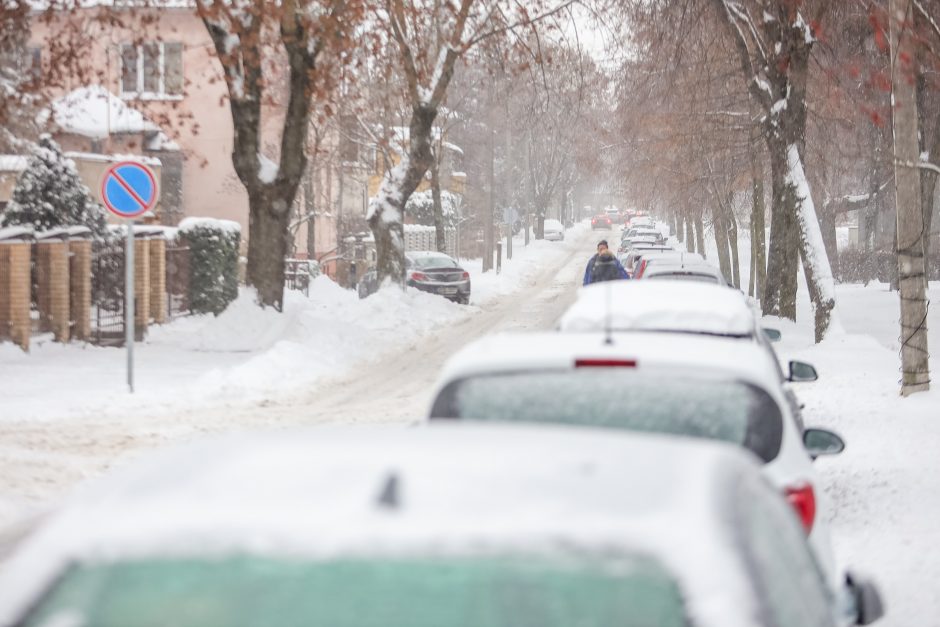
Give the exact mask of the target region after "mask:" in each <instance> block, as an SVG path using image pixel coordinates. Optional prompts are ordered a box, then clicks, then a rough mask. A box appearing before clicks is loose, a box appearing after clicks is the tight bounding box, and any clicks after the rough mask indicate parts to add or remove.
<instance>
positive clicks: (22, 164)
mask: <svg viewBox="0 0 940 627" xmlns="http://www.w3.org/2000/svg"><path fill="white" fill-rule="evenodd" d="M28 163H29V157H25V156H23V155H0V172H22V171H23V170H25V169H26V165H27V164H28Z"/></svg>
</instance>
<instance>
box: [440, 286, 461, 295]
mask: <svg viewBox="0 0 940 627" xmlns="http://www.w3.org/2000/svg"><path fill="white" fill-rule="evenodd" d="M440 293H441V294H446V295H448V296H451V295H453V294H456V293H457V288H456V287H442V288H441V290H440Z"/></svg>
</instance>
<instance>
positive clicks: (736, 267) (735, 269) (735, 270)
mask: <svg viewBox="0 0 940 627" xmlns="http://www.w3.org/2000/svg"><path fill="white" fill-rule="evenodd" d="M725 211H726V220H727V226H728V246H729V248H731V283H732V284H733V285H734V286H735V287H736V288H737V289H741V260H740V259H739V256H738V221H737V219H735V217H734V211H733V210H732V205H731V198H730V195H729V198H728V204H727V205H725Z"/></svg>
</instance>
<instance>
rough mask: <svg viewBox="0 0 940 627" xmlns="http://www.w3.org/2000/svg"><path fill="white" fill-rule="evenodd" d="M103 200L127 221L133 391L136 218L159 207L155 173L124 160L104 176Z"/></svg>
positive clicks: (127, 339) (127, 328)
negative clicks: (156, 206) (157, 205)
mask: <svg viewBox="0 0 940 627" xmlns="http://www.w3.org/2000/svg"><path fill="white" fill-rule="evenodd" d="M101 201H102V202H103V203H104V206H105V207H107V208H108V211H110V212H111V213H113V214H114V215H116V216H117V217H119V218H124V219H125V222H124V224H125V226H126V227H127V240H126V242H127V243H126V248H125V252H124V344H125V346H126V347H127V387H128V389H129V390H130V391H131V392H133V391H134V218H136V217H137V216H140V215H143V214H145V213H147V212H148V211H150V210H151V209H153V208H154V206H155V205H156V204H157V179H156V177H155V176H154V175H153V170H151V169H150V168H148V167H147V166H146V165H144V164H143V163H139V162H137V161H121V162H120V163H115V164H114V165H112V166H110V167H109V168H108V169H107V170H105V172H104V176H102V177H101Z"/></svg>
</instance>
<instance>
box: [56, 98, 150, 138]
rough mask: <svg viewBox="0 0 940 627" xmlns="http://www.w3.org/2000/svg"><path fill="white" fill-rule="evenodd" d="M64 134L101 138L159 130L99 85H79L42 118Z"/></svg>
mask: <svg viewBox="0 0 940 627" xmlns="http://www.w3.org/2000/svg"><path fill="white" fill-rule="evenodd" d="M50 115H51V117H52V122H53V123H54V124H55V125H56V126H58V127H59V128H60V129H61V130H62V131H64V132H66V133H73V134H75V135H83V136H85V137H91V138H93V139H103V138H105V137H107V136H108V135H109V134H114V133H143V132H158V131H159V130H160V127H159V126H157V125H156V124H154V123H153V122H151V121H150V120H148V119H147V118H145V117H144V115H143V114H142V113H140V112H139V111H136V110H134V109H131V108H130V107H128V106H127V105H126V104H124V101H123V100H121V99H120V98H118V97H117V96H115V95H114V94H112V93H111V92H109V91H108V90H107V89H105V88H104V87H102V86H101V85H90V86H88V87H80V88H78V89H76V90H74V91H71V92H69V93H68V94H66V95H65V96H63V97H61V98H59V99H57V100H55V101H54V102H53V103H52V107H51V109H50V110H48V111H46V112H44V115H43V116H42V117H46V118H48V117H49V116H50Z"/></svg>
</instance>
